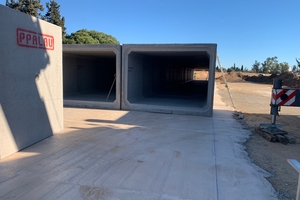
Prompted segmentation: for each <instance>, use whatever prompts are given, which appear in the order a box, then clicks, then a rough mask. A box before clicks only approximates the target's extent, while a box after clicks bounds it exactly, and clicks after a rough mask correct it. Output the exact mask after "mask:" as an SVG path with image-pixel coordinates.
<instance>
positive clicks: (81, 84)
mask: <svg viewBox="0 0 300 200" xmlns="http://www.w3.org/2000/svg"><path fill="white" fill-rule="evenodd" d="M120 52H121V47H120V45H103V44H99V45H98V44H97V45H86V44H84V45H80V44H74V45H71V44H65V45H63V94H64V106H69V107H89V108H104V109H120V103H121V99H120V98H121V97H120V94H121V57H120V56H121V53H120Z"/></svg>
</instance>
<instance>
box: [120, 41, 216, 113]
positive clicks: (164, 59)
mask: <svg viewBox="0 0 300 200" xmlns="http://www.w3.org/2000/svg"><path fill="white" fill-rule="evenodd" d="M216 49H217V45H216V44H156V45H150V44H149V45H146V44H145V45H138V44H127V45H123V46H122V102H121V108H122V109H124V110H140V111H149V112H161V113H176V114H191V115H201V116H212V111H213V94H214V79H215V64H216ZM196 71H199V72H203V73H206V75H207V76H206V77H207V78H205V79H202V80H196V79H195V77H196V76H194V73H195V72H196Z"/></svg>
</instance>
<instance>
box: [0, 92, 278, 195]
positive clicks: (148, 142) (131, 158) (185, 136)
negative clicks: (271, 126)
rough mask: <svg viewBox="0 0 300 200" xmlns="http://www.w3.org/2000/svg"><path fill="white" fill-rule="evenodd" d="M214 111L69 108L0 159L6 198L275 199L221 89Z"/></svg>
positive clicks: (0, 181)
mask: <svg viewBox="0 0 300 200" xmlns="http://www.w3.org/2000/svg"><path fill="white" fill-rule="evenodd" d="M214 105H215V106H214V116H213V117H212V118H208V117H200V116H185V115H172V114H158V113H148V112H136V111H118V110H92V109H76V108H65V109H64V119H65V120H64V122H65V128H64V130H63V131H61V132H59V133H57V134H55V135H54V136H53V137H50V138H48V139H45V140H43V141H42V142H39V143H37V144H35V145H33V146H31V147H29V148H26V149H24V150H23V151H21V152H18V153H15V154H13V155H12V156H9V157H7V158H5V159H3V160H1V161H0V171H1V173H0V199H11V198H13V199H111V200H117V199H122V200H124V199H125V200H126V199H128V200H135V199H136V200H137V199H139V200H140V199H164V200H175V199H176V200H180V199H195V200H198V199H230V200H233V199H237V200H240V199H244V200H245V199H251V200H252V199H277V197H276V195H275V194H274V189H273V188H272V186H271V185H270V183H269V182H268V181H267V180H266V179H265V178H264V177H265V176H267V175H268V174H267V173H266V172H264V171H263V170H262V169H260V168H258V167H257V166H256V165H254V164H253V163H252V162H251V161H250V159H249V157H248V155H247V153H246V152H245V147H244V146H243V144H242V143H243V142H245V141H246V140H247V138H248V137H249V135H250V132H249V131H248V130H245V129H243V127H242V126H241V125H240V124H239V123H238V122H237V121H235V120H234V119H233V118H232V117H231V115H232V110H231V109H230V108H228V107H226V106H225V105H224V104H223V103H222V101H221V98H220V96H219V95H218V94H215V103H214Z"/></svg>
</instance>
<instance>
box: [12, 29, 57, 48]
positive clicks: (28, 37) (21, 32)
mask: <svg viewBox="0 0 300 200" xmlns="http://www.w3.org/2000/svg"><path fill="white" fill-rule="evenodd" d="M17 44H18V45H19V46H22V47H28V48H36V49H46V50H54V37H53V36H51V35H46V34H42V33H37V32H34V31H29V30H26V29H22V28H17Z"/></svg>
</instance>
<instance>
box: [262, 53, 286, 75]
mask: <svg viewBox="0 0 300 200" xmlns="http://www.w3.org/2000/svg"><path fill="white" fill-rule="evenodd" d="M277 59H278V58H277V56H274V57H268V58H267V59H266V60H265V61H264V62H263V63H262V68H261V71H262V72H263V73H272V74H278V73H280V72H281V70H280V66H279V63H278V60H277Z"/></svg>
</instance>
